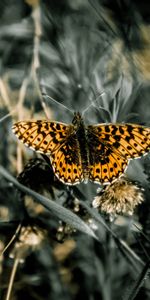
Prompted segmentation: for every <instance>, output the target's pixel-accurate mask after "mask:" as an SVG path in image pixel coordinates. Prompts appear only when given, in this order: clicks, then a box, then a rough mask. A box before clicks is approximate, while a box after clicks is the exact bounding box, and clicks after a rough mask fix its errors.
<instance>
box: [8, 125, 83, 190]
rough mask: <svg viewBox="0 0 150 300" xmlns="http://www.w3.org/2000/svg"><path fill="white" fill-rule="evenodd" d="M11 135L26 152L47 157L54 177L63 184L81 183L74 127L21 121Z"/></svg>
mask: <svg viewBox="0 0 150 300" xmlns="http://www.w3.org/2000/svg"><path fill="white" fill-rule="evenodd" d="M12 131H13V132H14V133H15V135H16V136H17V137H18V139H19V140H20V141H21V142H22V143H24V144H25V145H26V146H28V147H29V148H31V149H33V150H35V151H37V152H40V153H43V154H48V155H49V156H50V160H51V163H52V167H53V170H54V173H55V175H56V176H57V177H58V178H59V179H60V180H61V181H62V182H64V183H66V184H77V183H80V182H81V181H82V180H83V173H82V166H81V156H80V151H79V145H78V141H77V138H76V134H75V132H74V126H73V125H68V124H63V123H59V122H49V121H43V120H39V121H35V122H34V121H33V122H32V121H21V122H17V123H15V124H14V125H13V127H12Z"/></svg>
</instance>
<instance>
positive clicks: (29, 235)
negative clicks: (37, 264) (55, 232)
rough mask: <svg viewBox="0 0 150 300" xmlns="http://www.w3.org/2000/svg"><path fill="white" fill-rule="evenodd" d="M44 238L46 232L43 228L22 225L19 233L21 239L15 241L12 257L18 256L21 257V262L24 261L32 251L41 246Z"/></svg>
mask: <svg viewBox="0 0 150 300" xmlns="http://www.w3.org/2000/svg"><path fill="white" fill-rule="evenodd" d="M44 238H45V233H44V231H42V230H41V229H39V228H37V227H35V226H34V227H30V226H27V227H22V228H21V231H20V234H19V240H18V241H17V242H16V243H15V245H14V247H13V249H12V251H11V253H10V257H11V258H14V257H17V258H19V259H20V262H23V261H24V258H25V257H26V256H27V255H28V253H29V252H30V251H33V250H34V249H37V248H38V247H40V245H41V243H42V241H43V240H44Z"/></svg>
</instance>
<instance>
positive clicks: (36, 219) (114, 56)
mask: <svg viewBox="0 0 150 300" xmlns="http://www.w3.org/2000/svg"><path fill="white" fill-rule="evenodd" d="M149 36H150V4H149V3H148V1H137V0H134V1H127V0H121V1H119V0H110V1H108V0H105V1H104V0H101V1H100V0H94V1H92V0H90V1H87V0H78V1H71V0H61V1H60V0H56V1H53V0H50V1H48V0H47V1H41V3H40V2H39V1H38V0H30V1H29V0H26V1H22V0H20V1H17V0H5V1H1V3H0V39H1V41H0V252H1V253H2V255H1V256H0V299H2V300H5V299H6V300H10V299H11V300H19V299H20V300H24V299H29V300H30V299H32V300H36V299H37V300H43V299H48V300H49V299H50V300H57V299H61V300H63V299H65V300H76V299H80V298H82V299H83V297H84V299H87V300H97V299H98V300H101V299H102V300H120V299H122V300H133V299H135V300H138V299H144V300H148V299H150V278H149V262H150V235H149V234H150V200H149V196H150V190H149V189H150V188H149V184H150V158H149V157H150V156H149V155H150V154H148V155H147V156H145V157H143V158H142V159H140V160H134V161H133V162H132V163H130V166H129V167H128V170H127V177H128V180H129V182H130V183H129V182H128V181H127V182H126V181H124V179H123V180H122V181H121V182H120V181H116V183H115V184H114V185H113V186H110V188H108V189H107V190H106V191H105V190H103V187H102V186H99V185H96V184H93V183H87V184H86V185H85V184H81V185H77V186H74V187H72V186H71V185H70V186H67V185H64V184H63V183H62V182H60V181H58V180H57V179H56V177H55V176H54V173H53V171H52V168H51V166H50V162H49V159H48V157H45V156H44V155H43V156H42V155H40V154H37V153H36V152H33V151H32V150H29V149H28V148H26V147H25V146H22V145H21V143H20V142H18V141H17V139H16V138H15V137H14V135H13V134H12V131H11V126H12V124H13V123H14V122H16V121H21V120H30V119H34V120H40V119H47V118H49V119H51V120H56V121H60V122H66V123H70V122H71V121H72V119H73V113H74V111H76V112H80V113H81V114H82V115H83V117H84V120H85V123H86V124H93V123H111V122H113V123H116V122H118V123H122V122H126V123H137V124H141V125H146V126H147V127H149V126H150V109H149V105H150V96H149V95H150V58H149V53H150V41H149ZM48 96H49V97H48ZM54 99H55V101H54ZM125 180H126V179H125ZM135 182H136V185H135ZM137 186H138V188H137ZM98 187H100V191H99V192H98V193H99V194H98V197H99V198H98V199H101V201H105V203H104V202H103V206H102V208H103V209H102V210H100V209H96V208H93V207H92V202H93V200H94V198H95V196H96V195H97V188H98ZM143 199H144V201H142V200H143ZM107 201H108V202H107ZM122 201H123V203H122ZM139 202H142V203H141V204H140V205H138V206H136V205H137V204H138V203H139ZM108 203H109V205H110V206H109V205H108ZM116 203H117V204H118V206H117V205H116ZM120 203H121V206H119V205H120ZM129 203H130V205H129V206H128V204H129ZM134 206H136V207H135V209H134ZM114 207H117V209H118V210H119V207H121V209H120V211H119V214H118V215H115V214H114V210H115V209H114ZM109 208H111V210H112V211H113V214H107V213H106V211H109ZM118 210H117V211H118ZM131 212H133V214H132V215H131V214H129V213H131ZM10 241H11V243H10ZM9 243H10V244H9ZM5 247H7V248H5ZM4 248H5V251H4Z"/></svg>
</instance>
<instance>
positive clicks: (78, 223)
mask: <svg viewBox="0 0 150 300" xmlns="http://www.w3.org/2000/svg"><path fill="white" fill-rule="evenodd" d="M0 174H1V175H2V176H3V177H5V178H6V179H7V180H8V181H10V182H12V183H13V184H14V185H15V186H16V187H17V188H18V189H19V190H20V191H22V192H24V193H26V194H28V195H31V196H32V197H33V198H34V199H35V200H36V201H37V202H39V203H40V204H42V205H43V206H44V207H46V208H47V209H48V210H50V211H52V212H53V214H54V215H55V216H56V217H58V218H59V219H61V220H62V221H64V222H66V223H68V224H69V225H71V226H72V227H74V228H75V229H77V230H79V231H81V232H83V233H86V234H88V235H90V236H92V237H93V238H95V239H96V240H97V237H96V235H95V233H94V231H93V230H92V229H91V228H90V227H89V226H88V225H87V224H86V223H85V222H83V221H82V220H81V219H80V218H79V217H78V216H77V215H75V214H74V213H73V212H71V211H70V210H68V209H67V208H64V207H63V206H61V205H60V204H58V203H56V202H54V201H53V200H50V199H48V198H46V197H44V196H42V195H41V194H39V193H37V192H35V191H33V190H31V189H30V188H28V187H26V186H25V185H23V184H21V183H19V182H18V181H17V179H15V178H14V177H13V176H12V175H11V174H10V173H8V172H7V171H6V170H5V169H4V168H3V167H2V166H0Z"/></svg>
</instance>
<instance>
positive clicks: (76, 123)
mask: <svg viewBox="0 0 150 300" xmlns="http://www.w3.org/2000/svg"><path fill="white" fill-rule="evenodd" d="M81 123H83V119H82V117H81V114H80V113H79V112H77V113H74V118H73V120H72V124H73V125H74V126H77V127H78V126H79V125H80V124H81Z"/></svg>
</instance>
